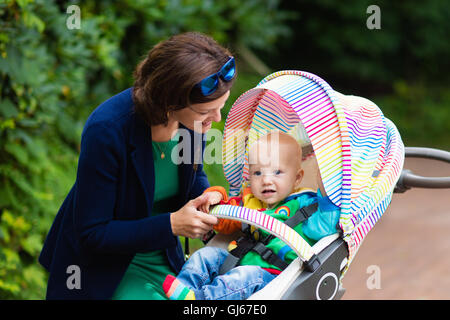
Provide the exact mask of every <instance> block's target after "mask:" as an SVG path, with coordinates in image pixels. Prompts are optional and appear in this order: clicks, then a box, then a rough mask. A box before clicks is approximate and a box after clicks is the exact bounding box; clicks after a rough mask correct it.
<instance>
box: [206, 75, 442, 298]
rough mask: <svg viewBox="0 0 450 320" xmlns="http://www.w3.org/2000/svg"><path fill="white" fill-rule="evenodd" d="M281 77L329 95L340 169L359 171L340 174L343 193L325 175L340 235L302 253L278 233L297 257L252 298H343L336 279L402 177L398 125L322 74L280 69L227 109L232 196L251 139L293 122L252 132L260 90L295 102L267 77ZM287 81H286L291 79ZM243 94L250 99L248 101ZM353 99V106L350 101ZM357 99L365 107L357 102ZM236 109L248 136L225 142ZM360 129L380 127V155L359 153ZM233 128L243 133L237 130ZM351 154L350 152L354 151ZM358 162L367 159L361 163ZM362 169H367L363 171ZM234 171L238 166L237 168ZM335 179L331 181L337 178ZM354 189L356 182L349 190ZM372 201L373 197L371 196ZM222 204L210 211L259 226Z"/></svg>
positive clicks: (240, 182)
mask: <svg viewBox="0 0 450 320" xmlns="http://www.w3.org/2000/svg"><path fill="white" fill-rule="evenodd" d="M284 75H288V76H298V77H300V78H302V77H303V78H304V79H306V80H307V81H306V82H308V81H309V82H312V83H313V84H315V85H316V86H317V87H319V89H321V90H322V94H323V96H324V97H325V99H326V98H328V99H329V100H330V101H331V103H332V104H333V105H334V107H335V111H336V113H335V118H336V119H337V122H338V123H339V133H340V141H339V142H340V145H339V147H340V151H341V152H340V155H341V157H342V167H344V168H345V166H346V165H349V166H351V165H352V163H353V164H354V166H355V167H356V170H355V172H356V175H354V176H352V173H353V172H351V171H350V172H344V170H343V172H342V173H341V175H340V183H343V184H345V185H346V186H347V188H344V187H343V188H342V190H341V192H340V194H337V193H336V183H334V185H333V182H332V181H331V182H330V180H327V177H328V178H330V177H329V175H328V176H326V177H325V178H324V185H325V189H326V191H327V194H333V196H331V197H330V199H331V200H332V201H333V202H334V203H335V204H337V205H340V206H341V210H342V211H343V213H344V216H342V215H341V220H340V226H341V228H342V230H343V233H342V234H338V233H337V234H334V235H331V236H328V237H325V238H323V239H321V240H319V241H318V242H317V243H316V244H315V245H314V246H313V247H309V248H306V249H307V250H306V251H307V252H308V254H306V255H305V254H304V251H301V250H299V246H298V244H297V245H295V244H293V243H292V242H291V243H290V242H289V241H285V240H286V239H283V238H282V237H281V239H282V240H283V241H285V242H286V243H287V244H288V245H290V246H291V248H292V249H294V250H295V251H296V252H297V253H299V254H298V255H299V258H297V259H296V260H294V261H293V262H292V263H291V264H290V265H289V266H288V267H287V269H285V270H284V271H283V272H282V273H281V274H280V275H279V276H278V277H277V278H275V279H274V280H273V281H272V282H271V283H269V284H268V285H267V286H266V287H265V288H264V289H262V290H260V291H259V292H256V293H255V294H253V295H252V296H251V297H250V298H249V300H253V299H337V298H340V297H342V295H343V294H344V292H345V289H344V288H343V287H342V285H341V281H342V278H343V275H344V274H345V272H346V270H347V269H348V266H349V265H350V262H351V260H352V259H353V257H354V255H355V254H356V251H357V250H358V249H359V246H360V245H361V243H362V241H363V239H364V237H365V236H366V234H367V233H368V231H369V230H370V229H371V228H372V227H373V225H374V224H375V222H376V221H377V220H378V219H379V218H380V217H381V215H382V214H383V212H384V211H385V210H386V208H387V206H388V204H389V202H390V200H391V197H392V193H393V191H394V187H395V186H396V182H397V180H399V178H400V174H401V173H402V172H401V169H402V167H403V161H404V146H403V143H402V141H401V138H400V135H399V133H398V131H397V129H396V128H395V125H394V124H393V123H392V122H390V121H389V120H388V119H386V118H384V116H383V115H382V113H381V111H380V110H379V109H378V107H377V106H376V105H374V104H373V103H372V102H371V101H369V100H367V99H364V98H360V97H351V98H357V99H351V100H348V98H349V97H348V96H343V95H341V94H339V93H337V92H334V91H333V90H332V89H331V87H329V86H328V84H326V83H325V82H324V81H323V80H322V79H320V78H319V77H317V76H315V75H312V74H310V73H305V72H302V71H292V70H291V71H281V72H277V73H274V74H272V75H269V76H268V77H266V78H265V79H263V80H262V81H261V83H260V84H259V85H258V86H257V87H256V88H254V89H256V90H254V89H251V90H249V91H247V92H246V93H244V94H243V95H241V97H239V98H238V100H236V102H235V104H234V105H233V107H232V109H231V110H230V113H229V115H228V118H227V122H226V125H225V134H224V143H223V147H224V155H223V156H224V160H225V158H226V157H227V148H228V150H230V149H232V150H233V152H234V153H238V154H239V153H241V155H242V153H243V154H244V161H243V162H241V163H239V161H234V162H229V161H228V162H227V161H224V172H225V176H226V177H227V180H228V181H229V183H230V194H231V195H236V194H237V193H239V192H240V190H242V189H243V188H244V187H245V186H246V178H247V177H248V168H247V167H246V165H247V163H248V145H249V144H250V143H252V142H254V141H256V139H257V138H258V137H260V136H261V135H263V134H265V133H267V132H269V131H270V130H271V129H278V130H281V131H285V132H287V131H288V130H289V129H290V128H291V127H292V126H293V123H294V122H295V120H294V122H292V123H289V125H290V126H289V125H288V126H284V127H281V128H280V126H277V125H275V126H274V125H267V124H265V127H264V125H263V126H261V125H259V127H258V128H257V129H256V130H255V129H254V127H252V126H253V123H252V122H253V115H252V114H254V113H255V112H256V111H257V109H258V107H259V103H260V100H261V98H262V96H263V95H264V94H266V93H270V94H272V96H276V94H275V95H274V94H273V92H275V93H279V95H278V97H279V98H281V99H278V100H277V102H276V103H274V105H276V104H277V103H278V105H280V104H281V109H286V108H287V107H289V106H290V103H292V100H291V101H289V100H288V99H287V98H286V97H289V96H292V95H293V94H292V92H289V90H287V89H286V87H289V85H286V84H283V86H279V84H278V87H277V85H273V84H270V80H272V79H276V78H277V77H280V76H284ZM290 79H292V78H290ZM290 79H288V80H289V81H290ZM278 80H279V79H278ZM268 82H269V83H268ZM261 89H262V90H261ZM283 90H284V91H283ZM280 91H281V93H280ZM283 92H284V93H283ZM294 95H295V94H294ZM297 95H298V94H297ZM246 100H248V102H247V101H246ZM345 100H347V101H346V102H347V105H346V106H342V102H343V101H345ZM355 101H356V103H357V104H358V105H352V104H354V103H355ZM349 102H350V103H349ZM361 103H362V108H360V106H361ZM322 105H323V103H322ZM319 107H320V106H319ZM355 107H356V108H355ZM233 108H235V109H236V108H237V109H238V112H239V113H241V114H242V113H244V114H245V116H244V117H243V118H244V120H246V121H241V125H243V126H244V128H245V130H244V135H245V137H242V136H241V137H240V138H244V140H245V145H244V146H243V147H242V146H238V147H236V145H230V141H232V142H233V143H234V142H235V141H236V136H233V134H234V133H233V132H231V134H230V133H229V132H227V124H230V122H231V121H235V120H236V116H235V113H233ZM239 108H240V109H239ZM360 109H363V110H360ZM297 110H299V109H297ZM282 111H283V110H282ZM261 113H263V111H261ZM369 114H370V115H371V116H373V117H374V118H375V120H374V121H372V122H371V123H369V125H368V124H367V123H368V122H367V121H365V119H364V117H365V116H367V115H369ZM374 114H375V115H374ZM249 115H250V117H249V118H248V119H246V118H245V117H246V116H249ZM286 115H287V113H286V112H285V111H284V114H283V115H282V118H283V119H288V122H289V121H292V117H289V116H286ZM299 118H300V119H298V120H297V121H296V122H297V123H298V122H301V123H303V119H302V117H301V116H299ZM355 118H356V120H355ZM349 119H350V120H349ZM364 126H365V127H364ZM305 127H306V126H305ZM364 130H366V131H364ZM307 131H308V130H307ZM362 131H364V133H363V134H362V135H364V134H366V135H368V134H370V133H371V132H377V133H379V134H377V136H379V137H381V138H380V139H378V141H375V143H374V142H372V143H371V145H370V146H369V147H370V148H372V149H373V148H374V147H373V145H374V144H375V145H376V146H375V149H376V150H377V151H379V152H380V154H374V155H372V156H370V157H369V158H368V159H367V157H361V154H363V155H364V153H367V150H368V149H367V146H364V143H361V141H360V139H359V137H358V135H360V134H361V132H362ZM309 132H311V131H309ZM380 132H381V134H380ZM238 134H241V135H242V133H238ZM230 136H231V137H230ZM311 142H312V146H313V148H314V149H315V151H317V150H319V152H320V151H322V152H323V145H322V146H321V145H319V144H318V142H317V141H314V139H311ZM352 147H353V148H354V149H356V155H357V156H356V158H357V159H356V161H354V160H353V159H352V152H351V149H352ZM365 147H366V148H365ZM320 148H322V149H320ZM353 155H354V156H355V153H354V154H353ZM241 159H242V158H241ZM449 159H450V157H449ZM363 162H364V165H362V164H361V163H363ZM318 163H319V169H320V171H321V173H322V172H324V170H321V169H323V167H324V166H326V164H324V162H323V159H322V163H321V160H320V159H318ZM367 163H368V165H367ZM361 167H364V168H363V169H361ZM358 169H359V170H358ZM239 171H241V174H240V173H239ZM246 175H247V176H246ZM358 175H359V176H358ZM355 176H356V177H358V178H361V177H362V178H363V179H362V180H364V179H365V181H367V180H369V181H370V182H371V183H372V186H378V187H380V186H381V187H382V189H383V191H382V192H380V191H379V190H376V188H372V190H370V192H367V191H366V190H361V183H359V184H358V183H356V184H355V185H352V184H351V179H352V177H353V178H354V177H355ZM338 178H339V177H338ZM332 179H334V180H336V178H335V177H333V178H332ZM346 182H349V183H346ZM441 186H442V184H441ZM448 186H450V183H448ZM352 187H355V188H354V189H352ZM397 190H399V189H398V188H397V189H396V191H397ZM361 197H363V198H364V199H366V200H367V198H370V200H371V201H368V204H367V203H364V201H362V200H361ZM373 199H375V200H376V201H373ZM220 207H224V206H216V207H214V208H213V210H212V211H211V213H212V214H215V215H217V216H218V217H222V218H231V219H236V218H238V220H241V221H243V222H247V223H250V224H254V225H256V226H257V227H261V225H258V224H255V222H254V221H251V220H245V219H243V217H242V216H238V217H237V216H236V214H234V215H229V214H227V213H225V214H224V210H218V209H220ZM215 209H216V210H215ZM222 209H223V208H222ZM352 210H353V212H352ZM225 211H226V210H225ZM266 231H269V232H271V231H272V230H267V229H266ZM271 233H272V234H274V235H276V236H280V234H279V233H277V232H271ZM281 236H282V235H281ZM237 237H238V235H234V237H232V238H233V239H235V238H237ZM230 240H231V239H230V237H229V236H224V235H220V234H219V235H216V236H215V237H214V238H213V239H212V240H211V241H210V242H209V243H208V245H210V246H219V247H224V246H225V244H226V243H228V242H229V241H230ZM303 245H304V244H303ZM308 246H309V245H308ZM300 247H301V246H300ZM300 249H302V248H300ZM303 249H304V248H303ZM302 253H303V254H302ZM313 255H314V256H315V257H317V259H318V261H319V265H318V266H317V267H316V268H313V269H312V270H307V269H306V268H305V264H304V263H303V262H306V261H308V259H309V258H311V256H313Z"/></svg>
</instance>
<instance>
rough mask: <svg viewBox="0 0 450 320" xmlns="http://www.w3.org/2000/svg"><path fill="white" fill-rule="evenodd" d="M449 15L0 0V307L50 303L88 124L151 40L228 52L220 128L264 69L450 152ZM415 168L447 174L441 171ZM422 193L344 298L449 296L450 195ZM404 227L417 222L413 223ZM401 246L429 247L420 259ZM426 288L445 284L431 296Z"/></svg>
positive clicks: (321, 6)
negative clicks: (55, 229)
mask: <svg viewBox="0 0 450 320" xmlns="http://www.w3.org/2000/svg"><path fill="white" fill-rule="evenodd" d="M70 5H77V6H78V7H79V8H80V13H81V15H80V22H81V23H80V28H79V29H77V28H75V29H70V28H68V21H69V20H70V19H72V18H73V15H72V14H73V12H72V11H70V12H69V13H67V9H68V7H69V6H70ZM370 5H377V6H378V7H379V8H380V16H379V18H380V19H379V22H380V25H379V27H380V28H379V29H369V28H368V26H367V21H368V19H369V18H370V17H371V14H372V13H367V8H368V7H369V6H370ZM449 17H450V3H449V2H448V1H444V0H442V1H441V0H430V1H418V0H417V1H415V0H408V1H395V2H394V1H388V0H384V1H372V0H370V1H369V0H368V1H366V0H348V1H332V0H295V1H293V0H291V1H288V0H246V1H241V0H227V1H218V0H147V1H144V0H140V1H137V0H122V1H114V2H110V1H94V0H86V1H55V0H45V1H44V0H34V1H32V0H0V299H43V298H44V297H45V289H46V281H47V275H46V273H45V271H44V269H43V268H42V267H41V266H40V265H39V264H38V263H37V257H38V255H39V252H40V250H41V248H42V245H43V241H44V239H45V236H46V234H47V232H48V230H49V228H50V225H51V223H52V221H53V219H54V217H55V215H56V212H57V210H58V208H59V206H60V205H61V203H62V201H63V200H64V198H65V196H66V194H67V193H68V191H69V189H70V188H71V186H72V184H73V183H74V181H75V175H76V167H77V158H78V153H79V146H80V136H81V132H82V129H83V125H84V123H85V121H86V119H87V117H88V115H89V114H90V113H91V112H92V111H93V109H94V108H95V107H96V106H98V105H99V104H100V103H101V102H102V101H104V100H105V99H107V98H109V97H110V96H112V95H114V94H116V93H118V92H120V91H122V90H124V89H126V88H128V87H130V86H131V85H132V83H133V79H132V72H133V69H134V67H135V66H136V64H137V63H138V62H139V61H140V60H141V59H142V57H143V56H144V55H145V54H146V53H147V51H148V50H149V49H150V48H151V47H152V46H153V45H154V44H156V43H157V42H159V41H161V40H164V39H166V38H167V37H169V36H170V35H173V34H177V33H180V32H184V31H192V30H195V31H201V32H204V33H207V34H209V35H211V36H212V37H213V38H215V39H216V40H217V41H218V42H219V43H221V44H222V45H224V46H226V47H228V48H229V49H230V50H231V51H232V52H233V54H234V56H235V57H236V59H237V63H238V72H239V73H238V78H237V82H236V84H235V86H234V87H233V90H232V92H231V96H230V98H229V100H228V102H227V105H226V107H225V108H224V109H223V121H222V122H220V123H216V124H215V127H216V128H218V129H223V125H224V120H225V116H226V114H227V112H228V110H229V109H230V107H231V105H232V104H233V102H234V101H235V100H236V98H237V97H238V96H239V95H241V94H242V93H243V92H245V91H246V90H248V89H250V88H252V87H254V86H256V85H257V84H258V82H259V81H260V80H261V79H262V78H264V77H265V76H266V75H268V74H269V73H271V72H274V71H278V70H283V69H296V70H303V71H308V72H311V73H314V74H316V75H318V76H320V77H321V78H323V79H325V80H326V81H327V82H328V83H329V84H330V85H331V87H333V89H335V90H337V91H339V92H341V93H343V94H353V95H360V96H364V97H366V98H368V99H371V100H372V101H374V102H375V103H376V104H377V105H378V106H379V107H380V108H381V109H382V111H383V113H384V114H385V116H387V117H388V118H389V119H391V120H392V121H393V122H394V123H395V124H396V125H397V127H398V129H399V131H400V133H401V135H402V138H403V141H404V143H405V145H407V146H427V147H436V148H441V149H444V150H450V139H449V138H450V135H449V133H450V87H449V74H450V72H449V71H450V68H449V63H450V59H449V56H450V42H449V40H448V39H449V35H450V19H449ZM412 165H415V166H416V167H415V168H416V169H417V170H424V171H422V173H424V174H427V173H429V172H430V170H429V169H430V168H432V169H433V170H434V171H433V173H434V174H437V175H440V174H441V172H444V174H447V175H448V174H449V172H448V170H447V171H445V168H444V169H442V170H443V171H441V169H439V168H441V167H442V166H441V164H434V163H433V165H431V166H430V165H429V164H420V163H413V164H412ZM205 169H206V171H207V174H208V176H209V178H210V182H211V184H219V185H223V186H227V184H226V180H225V179H224V177H223V173H222V166H221V165H220V164H218V165H210V166H206V168H205ZM424 192H425V191H424ZM424 192H422V191H421V190H419V191H416V190H414V191H409V192H408V193H406V194H404V195H401V196H394V198H393V201H392V204H391V207H390V209H389V210H388V212H387V213H386V217H384V216H383V219H381V220H380V222H379V223H378V224H377V226H375V228H374V230H373V231H372V232H371V233H370V234H369V236H368V238H367V240H366V241H367V244H366V243H365V244H363V245H362V247H361V250H360V252H359V253H358V255H360V256H361V257H359V256H358V255H357V256H356V258H355V261H354V264H353V265H352V266H351V267H350V270H349V272H348V275H346V277H345V278H344V286H346V288H347V293H346V296H344V298H345V297H347V298H351V299H403V298H404V299H420V298H425V299H427V298H434V299H449V298H450V284H449V283H448V280H447V279H449V277H448V275H447V274H446V272H447V270H449V268H450V261H449V260H448V256H449V254H448V252H449V249H450V243H449V242H448V239H449V237H448V235H447V233H448V231H446V230H448V228H449V227H450V221H449V218H448V217H450V215H449V211H450V209H448V208H449V207H450V202H449V196H448V195H449V193H448V190H446V191H439V192H440V193H439V192H437V193H436V192H434V191H433V192H429V193H424ZM427 192H428V191H427ZM445 192H446V193H445ZM408 196H409V198H405V197H408ZM433 197H434V198H433ZM419 200H420V203H417V204H415V202H414V201H416V202H417V201H419ZM402 201H403V202H402ZM439 203H440V204H441V205H440V206H439V205H438V204H439ZM437 205H438V207H437V208H436V206H437ZM392 206H395V207H394V209H392ZM431 209H432V210H431ZM414 210H415V211H414ZM430 211H432V212H430ZM410 212H416V214H415V215H414V214H413V215H411V214H410ZM436 212H438V213H439V214H436V216H438V217H440V218H439V219H438V220H434V219H432V218H434V216H432V214H433V213H436ZM428 217H432V218H430V219H428ZM416 218H417V219H416ZM420 219H426V221H429V222H430V223H428V224H425V223H424V224H422V223H420ZM411 221H413V222H414V223H415V224H414V226H417V227H411V228H410V229H408V223H409V222H411ZM424 221H425V220H424ZM433 221H434V223H433ZM424 229H425V230H426V232H424ZM444 229H445V230H444ZM398 230H402V232H399V231H398ZM417 234H422V235H424V236H423V237H418V236H417ZM427 234H428V235H430V237H431V236H433V237H434V238H429V237H428V238H427V236H426V235H427ZM406 235H408V237H409V238H408V237H406ZM405 237H406V238H405ZM407 239H411V241H413V239H416V240H417V239H419V240H420V239H427V241H429V242H426V244H427V243H429V246H428V245H426V244H424V243H423V242H421V243H422V246H421V247H420V252H419V253H417V252H416V248H417V245H413V244H414V243H413V242H409V240H407ZM445 241H447V242H445ZM192 242H193V245H192V246H193V250H195V249H196V248H199V247H201V246H202V243H201V242H200V241H192ZM380 243H381V244H380ZM393 248H397V249H396V250H397V251H395V250H394V249H393ZM430 250H435V251H434V252H435V253H436V254H435V255H434V256H433V259H429V260H426V261H424V260H423V259H426V257H425V258H423V255H421V253H424V252H427V253H428V254H430ZM406 252H410V256H408V255H407V254H406ZM405 255H406V256H405ZM405 257H406V258H405ZM408 257H409V258H408ZM421 257H422V258H423V259H422V260H421ZM444 257H447V258H444ZM399 259H400V260H399ZM401 259H403V260H401ZM417 261H422V264H420V265H419V266H417V267H416V268H415V269H414V268H413V270H411V269H410V268H411V266H413V265H414V263H417ZM426 262H427V263H426ZM369 265H378V266H379V267H380V270H381V272H382V282H381V289H377V290H368V289H367V286H366V280H367V278H368V277H369V276H370V274H368V273H367V267H368V266H369ZM430 267H433V268H430ZM352 268H354V269H352ZM427 268H428V269H427ZM353 270H355V271H353ZM405 270H410V272H409V273H408V272H404V271H405ZM420 272H422V273H423V275H422V276H418V275H420ZM383 275H384V276H383ZM433 276H434V278H433ZM442 277H443V278H444V280H443V281H441V280H440V279H442ZM411 281H413V282H412V283H413V284H414V286H413V287H412V288H411V287H408V285H407V284H408V283H411ZM430 286H432V287H434V288H436V286H437V287H438V288H441V289H438V290H435V291H433V294H431V295H430V290H429V288H430ZM439 286H440V287H439ZM417 288H419V289H421V290H423V291H424V292H425V293H423V294H420V293H419V294H417V295H415V294H414V292H417ZM358 290H359V291H358ZM427 292H428V294H427ZM408 293H409V294H408Z"/></svg>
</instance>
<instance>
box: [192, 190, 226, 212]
mask: <svg viewBox="0 0 450 320" xmlns="http://www.w3.org/2000/svg"><path fill="white" fill-rule="evenodd" d="M205 195H206V201H205V202H203V203H202V204H201V205H200V206H199V207H198V210H199V211H203V212H205V213H209V207H210V206H212V205H215V204H218V203H219V202H220V201H222V199H223V196H222V194H221V193H220V192H218V191H210V192H206V193H205Z"/></svg>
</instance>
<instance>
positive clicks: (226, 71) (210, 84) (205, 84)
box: [195, 57, 236, 96]
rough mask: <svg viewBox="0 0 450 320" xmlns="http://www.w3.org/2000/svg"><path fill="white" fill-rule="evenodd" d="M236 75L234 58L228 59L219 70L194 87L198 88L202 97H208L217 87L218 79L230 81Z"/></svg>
mask: <svg viewBox="0 0 450 320" xmlns="http://www.w3.org/2000/svg"><path fill="white" fill-rule="evenodd" d="M235 73H236V63H235V62H234V58H233V57H230V59H228V61H227V62H225V64H224V65H223V66H222V68H220V70H219V71H218V72H216V73H214V74H212V75H210V76H207V77H206V78H204V79H203V80H202V81H200V82H199V83H197V84H196V85H195V86H196V87H200V90H201V92H202V94H203V95H204V96H209V95H210V94H213V93H214V92H215V91H216V90H217V88H218V87H219V77H220V78H221V79H222V80H223V81H226V82H228V81H230V80H231V79H233V77H234V75H235Z"/></svg>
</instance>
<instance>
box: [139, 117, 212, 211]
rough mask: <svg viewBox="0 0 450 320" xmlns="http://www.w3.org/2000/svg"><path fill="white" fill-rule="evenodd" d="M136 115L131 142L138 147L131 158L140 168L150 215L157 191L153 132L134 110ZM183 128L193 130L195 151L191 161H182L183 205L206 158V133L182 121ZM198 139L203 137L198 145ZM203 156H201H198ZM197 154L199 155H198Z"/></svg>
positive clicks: (180, 185) (192, 148) (192, 149)
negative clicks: (204, 155)
mask: <svg viewBox="0 0 450 320" xmlns="http://www.w3.org/2000/svg"><path fill="white" fill-rule="evenodd" d="M133 118H134V120H133V125H132V126H131V131H130V146H131V148H132V149H134V150H132V151H131V159H132V161H133V164H134V167H135V169H136V173H137V176H138V178H139V181H140V182H141V184H142V187H143V189H144V193H145V199H146V202H147V207H148V208H149V212H148V215H149V214H150V212H151V210H152V208H153V199H154V192H155V167H154V163H153V148H152V143H151V142H152V132H151V128H150V126H148V125H147V124H146V123H145V121H144V120H143V119H142V117H141V116H140V115H138V114H137V113H134V114H133ZM180 128H181V129H185V130H187V131H188V132H189V138H190V148H191V149H190V150H191V151H194V152H191V157H190V161H188V162H187V163H185V162H182V163H180V164H179V165H178V175H179V188H180V189H179V206H180V207H181V206H182V205H184V204H185V203H186V202H187V201H188V200H189V193H190V190H191V186H192V182H193V179H194V177H195V176H194V173H195V172H196V171H197V168H198V165H199V162H201V161H202V158H201V156H202V154H203V152H202V151H203V149H204V144H205V143H204V138H205V135H200V134H198V133H195V132H194V131H193V130H190V129H188V128H186V127H185V126H183V125H182V124H180ZM196 135H197V136H196ZM198 135H200V136H198ZM180 138H181V139H183V135H180ZM200 139H201V140H200ZM180 141H181V140H180ZM196 141H202V144H200V145H195V142H196ZM179 145H180V146H182V145H183V144H181V143H180V144H179ZM178 154H179V155H180V157H182V158H183V150H181V151H180V152H179V153H178ZM199 156H200V158H198V157H199ZM194 157H197V158H195V159H194ZM194 160H195V161H194Z"/></svg>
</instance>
